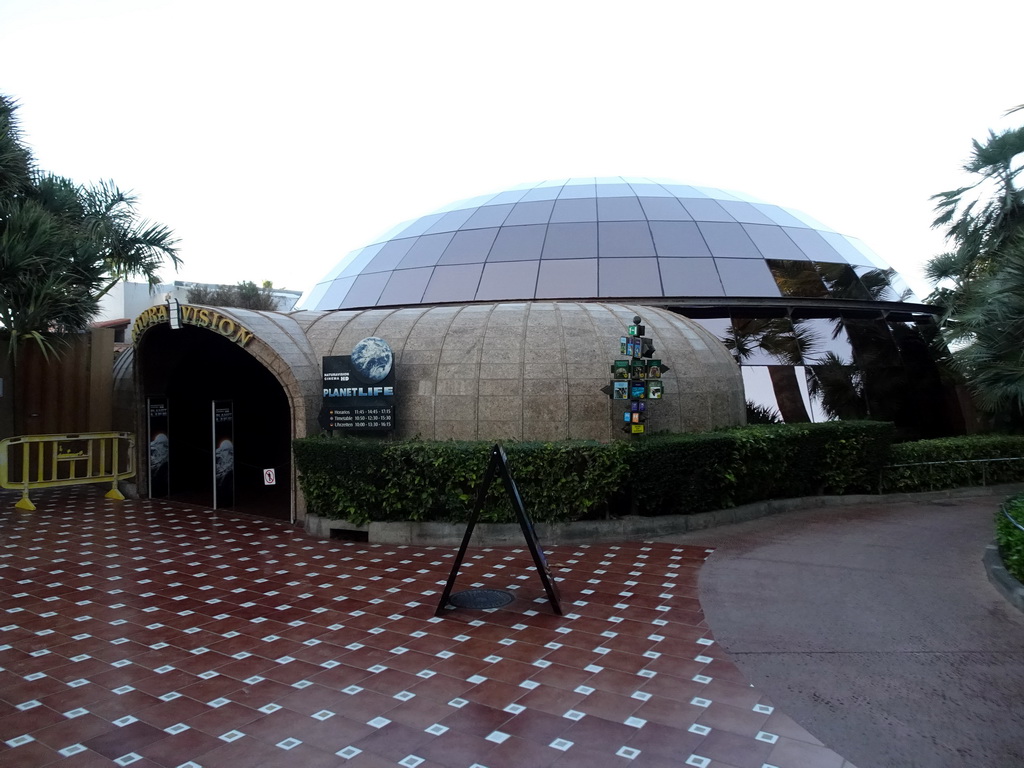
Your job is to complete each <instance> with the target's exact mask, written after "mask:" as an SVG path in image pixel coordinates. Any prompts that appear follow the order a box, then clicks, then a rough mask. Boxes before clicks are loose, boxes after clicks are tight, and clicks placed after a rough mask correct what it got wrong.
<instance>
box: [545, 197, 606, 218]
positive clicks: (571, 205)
mask: <svg viewBox="0 0 1024 768" xmlns="http://www.w3.org/2000/svg"><path fill="white" fill-rule="evenodd" d="M565 221H597V201H595V200H594V199H593V198H588V199H585V200H575V199H568V200H565V199H562V198H559V199H558V200H556V201H555V209H554V210H553V211H552V212H551V223H552V224H554V223H555V222H565Z"/></svg>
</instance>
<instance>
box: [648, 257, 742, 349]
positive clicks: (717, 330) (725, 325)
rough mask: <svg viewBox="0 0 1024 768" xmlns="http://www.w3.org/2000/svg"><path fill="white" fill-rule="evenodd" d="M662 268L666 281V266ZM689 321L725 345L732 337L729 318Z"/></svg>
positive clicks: (702, 318)
mask: <svg viewBox="0 0 1024 768" xmlns="http://www.w3.org/2000/svg"><path fill="white" fill-rule="evenodd" d="M661 266H662V273H661V274H662V279H663V280H664V277H665V272H664V267H665V265H664V264H662V265H661ZM689 320H690V322H693V323H696V324H697V325H699V326H700V327H701V328H703V329H704V330H705V331H707V332H708V333H710V334H711V335H712V336H714V337H715V338H716V339H718V340H719V341H721V342H723V343H725V340H726V339H729V338H731V337H732V334H731V332H730V331H729V329H730V328H731V327H732V320H730V319H729V318H728V317H691V318H689Z"/></svg>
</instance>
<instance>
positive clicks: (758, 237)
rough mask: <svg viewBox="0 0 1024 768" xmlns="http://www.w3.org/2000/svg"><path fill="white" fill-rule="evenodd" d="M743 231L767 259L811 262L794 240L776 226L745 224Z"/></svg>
mask: <svg viewBox="0 0 1024 768" xmlns="http://www.w3.org/2000/svg"><path fill="white" fill-rule="evenodd" d="M743 231H744V232H746V233H747V236H748V237H749V238H750V239H751V240H753V241H754V245H755V246H757V249H758V250H759V251H760V252H761V255H762V256H764V257H765V258H766V259H784V260H789V261H793V260H796V261H809V259H808V258H807V254H806V253H804V252H803V251H801V250H800V249H799V248H797V246H796V243H794V242H793V240H792V238H790V237H789V235H787V234H786V233H785V232H784V231H783V230H782V229H780V228H779V227H777V226H775V225H774V224H772V225H771V226H762V225H761V224H744V225H743Z"/></svg>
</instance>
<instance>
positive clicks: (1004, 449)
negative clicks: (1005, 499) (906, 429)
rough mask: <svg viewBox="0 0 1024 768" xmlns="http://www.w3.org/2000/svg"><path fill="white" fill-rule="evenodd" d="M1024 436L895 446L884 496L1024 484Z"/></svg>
mask: <svg viewBox="0 0 1024 768" xmlns="http://www.w3.org/2000/svg"><path fill="white" fill-rule="evenodd" d="M1022 457H1024V436H1021V435H968V436H966V437H944V438H939V439H936V440H919V441H917V442H913V443H900V444H898V445H894V446H892V449H891V450H890V452H889V459H888V462H887V464H888V466H887V467H886V468H885V470H884V471H883V472H882V482H881V491H882V493H894V492H902V493H915V492H918V491H937V490H943V489H946V488H960V487H969V486H976V485H995V484H998V483H1014V482H1021V481H1024V458H1022Z"/></svg>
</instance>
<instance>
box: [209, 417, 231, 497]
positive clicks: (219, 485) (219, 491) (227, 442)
mask: <svg viewBox="0 0 1024 768" xmlns="http://www.w3.org/2000/svg"><path fill="white" fill-rule="evenodd" d="M234 505H235V408H234V403H233V402H232V401H230V400H214V401H213V508H214V509H222V508H224V507H233V506H234Z"/></svg>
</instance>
